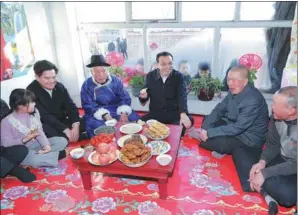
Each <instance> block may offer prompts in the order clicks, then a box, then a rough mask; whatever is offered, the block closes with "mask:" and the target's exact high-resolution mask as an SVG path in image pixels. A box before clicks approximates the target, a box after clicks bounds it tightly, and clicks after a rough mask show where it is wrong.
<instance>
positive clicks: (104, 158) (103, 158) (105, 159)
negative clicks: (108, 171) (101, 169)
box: [98, 154, 111, 165]
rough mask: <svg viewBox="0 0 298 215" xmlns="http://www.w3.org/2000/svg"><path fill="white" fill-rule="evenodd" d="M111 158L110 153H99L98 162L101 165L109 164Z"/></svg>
mask: <svg viewBox="0 0 298 215" xmlns="http://www.w3.org/2000/svg"><path fill="white" fill-rule="evenodd" d="M110 160H111V156H110V155H109V154H99V155H98V163H99V164H100V165H107V164H108V163H109V162H110Z"/></svg>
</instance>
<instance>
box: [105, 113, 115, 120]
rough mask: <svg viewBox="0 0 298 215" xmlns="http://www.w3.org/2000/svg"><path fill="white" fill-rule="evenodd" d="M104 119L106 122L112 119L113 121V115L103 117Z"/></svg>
mask: <svg viewBox="0 0 298 215" xmlns="http://www.w3.org/2000/svg"><path fill="white" fill-rule="evenodd" d="M103 119H104V120H106V121H108V120H111V119H113V118H112V117H111V115H110V114H109V113H108V114H106V115H105V116H104V117H103Z"/></svg>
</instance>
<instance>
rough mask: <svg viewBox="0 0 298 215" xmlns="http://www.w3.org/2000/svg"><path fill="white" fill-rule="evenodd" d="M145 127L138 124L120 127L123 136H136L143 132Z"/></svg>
mask: <svg viewBox="0 0 298 215" xmlns="http://www.w3.org/2000/svg"><path fill="white" fill-rule="evenodd" d="M142 129H143V127H142V126H141V125H140V124H138V123H128V124H125V125H122V126H121V127H120V131H121V132H122V133H123V134H136V133H138V132H140V131H142Z"/></svg>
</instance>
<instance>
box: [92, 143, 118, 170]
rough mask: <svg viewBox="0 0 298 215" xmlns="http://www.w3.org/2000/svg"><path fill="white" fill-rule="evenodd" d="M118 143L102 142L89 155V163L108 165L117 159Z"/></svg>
mask: <svg viewBox="0 0 298 215" xmlns="http://www.w3.org/2000/svg"><path fill="white" fill-rule="evenodd" d="M116 151H117V145H116V144H114V143H111V144H107V143H101V144H99V145H98V146H97V147H96V150H95V151H94V152H91V154H90V155H89V156H88V161H89V163H91V164H93V165H96V166H106V165H109V164H111V163H113V162H114V161H116V160H117V152H116Z"/></svg>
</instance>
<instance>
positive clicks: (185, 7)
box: [182, 2, 235, 21]
mask: <svg viewBox="0 0 298 215" xmlns="http://www.w3.org/2000/svg"><path fill="white" fill-rule="evenodd" d="M234 11H235V2H182V21H223V20H233V19H234V14H235V12H234Z"/></svg>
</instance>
